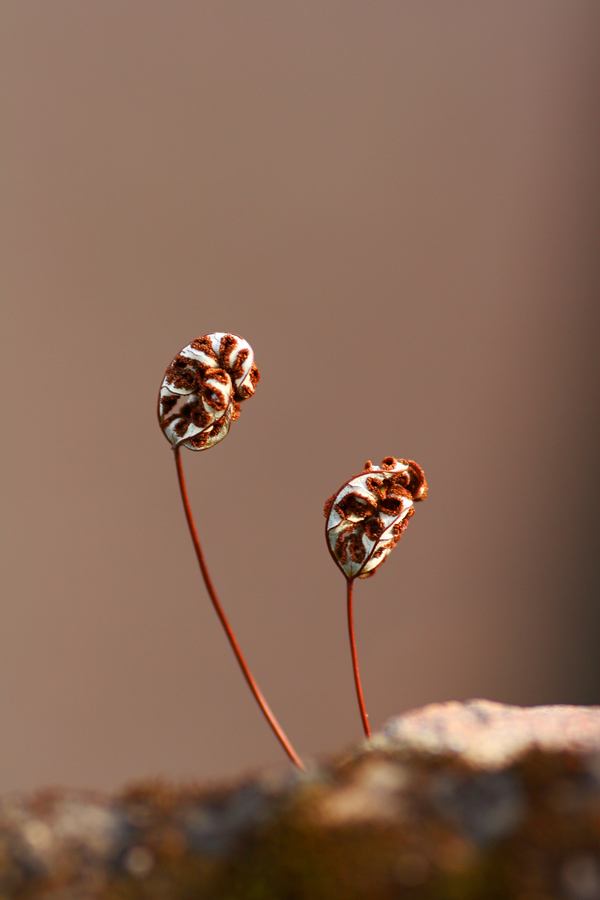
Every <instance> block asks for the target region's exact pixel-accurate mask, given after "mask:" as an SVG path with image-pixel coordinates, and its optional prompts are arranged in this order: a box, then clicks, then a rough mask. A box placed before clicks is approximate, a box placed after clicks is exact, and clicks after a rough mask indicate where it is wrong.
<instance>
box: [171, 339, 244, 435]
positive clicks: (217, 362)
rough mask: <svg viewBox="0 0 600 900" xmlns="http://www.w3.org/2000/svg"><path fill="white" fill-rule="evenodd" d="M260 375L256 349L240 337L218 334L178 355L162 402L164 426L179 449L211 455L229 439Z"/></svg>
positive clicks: (194, 343)
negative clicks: (183, 448) (233, 425)
mask: <svg viewBox="0 0 600 900" xmlns="http://www.w3.org/2000/svg"><path fill="white" fill-rule="evenodd" d="M259 380H260V373H259V371H258V369H257V367H256V366H255V364H254V353H253V351H252V347H251V346H250V344H249V343H248V341H245V340H244V338H241V337H239V336H238V335H237V334H227V333H226V332H222V331H216V332H214V333H213V334H205V335H204V336H203V337H199V338H196V340H195V341H192V343H191V344H188V345H187V347H184V348H183V350H182V351H181V352H180V353H178V354H177V356H176V357H175V359H174V360H173V362H172V363H171V365H170V366H169V368H168V369H167V371H166V373H165V377H164V380H163V383H162V385H161V388H160V394H159V397H158V421H159V424H160V427H161V428H162V430H163V433H164V435H165V437H166V438H167V440H168V441H170V442H171V444H172V445H173V446H174V447H188V448H189V449H190V450H207V449H208V448H209V447H212V446H213V445H214V444H216V443H217V442H218V441H221V440H223V438H224V437H225V435H226V434H227V432H228V431H229V427H230V425H231V423H232V422H233V421H234V420H235V419H237V418H238V416H239V414H240V402H241V401H242V400H247V399H248V397H251V396H252V394H253V393H254V390H255V388H256V385H257V384H258V382H259Z"/></svg>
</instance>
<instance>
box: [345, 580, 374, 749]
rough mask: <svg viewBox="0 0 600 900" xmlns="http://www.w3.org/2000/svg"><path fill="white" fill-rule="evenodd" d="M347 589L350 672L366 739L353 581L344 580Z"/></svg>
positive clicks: (368, 727) (369, 734)
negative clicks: (355, 635)
mask: <svg viewBox="0 0 600 900" xmlns="http://www.w3.org/2000/svg"><path fill="white" fill-rule="evenodd" d="M346 587H347V594H346V597H347V609H348V634H349V636H350V650H351V652H352V670H353V672H354V684H355V685H356V696H357V697H358V708H359V710H360V717H361V719H362V723H363V728H364V730H365V734H366V736H367V737H371V727H370V725H369V717H368V715H367V711H366V709H365V701H364V697H363V692H362V687H361V684H360V673H359V671H358V657H357V655H356V641H355V640H354V613H353V610H352V590H353V588H354V579H353V578H347V579H346Z"/></svg>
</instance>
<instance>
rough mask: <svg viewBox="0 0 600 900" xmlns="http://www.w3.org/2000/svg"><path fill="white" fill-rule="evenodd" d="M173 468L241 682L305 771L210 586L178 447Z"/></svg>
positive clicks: (284, 745) (289, 754)
mask: <svg viewBox="0 0 600 900" xmlns="http://www.w3.org/2000/svg"><path fill="white" fill-rule="evenodd" d="M175 466H176V468H177V479H178V481H179V490H180V491H181V500H182V502H183V509H184V511H185V518H186V520H187V524H188V528H189V531H190V536H191V538H192V543H193V545H194V549H195V551H196V556H197V558H198V564H199V566H200V571H201V572H202V577H203V579H204V584H205V585H206V590H207V591H208V595H209V597H210V599H211V601H212V605H213V606H214V608H215V612H216V613H217V615H218V617H219V619H220V622H221V625H222V626H223V628H224V629H225V634H226V635H227V638H228V640H229V643H230V644H231V649H232V650H233V652H234V654H235V657H236V659H237V661H238V663H239V666H240V669H241V670H242V673H243V675H244V678H245V679H246V681H247V683H248V687H249V688H250V690H251V691H252V693H253V694H254V697H255V699H256V702H257V703H258V705H259V706H260V708H261V711H262V713H263V715H264V717H265V719H266V720H267V722H268V723H269V725H270V726H271V728H272V729H273V731H274V732H275V735H276V737H277V739H278V740H279V742H280V744H281V746H282V747H283V749H284V750H285V752H286V753H287V755H288V756H289V758H290V759H291V760H292V762H293V763H295V764H296V765H297V766H298V768H299V769H302V771H306V767H305V765H304V763H303V762H302V760H301V759H300V757H299V756H298V754H297V753H296V751H295V750H294V748H293V747H292V745H291V743H290V741H289V739H288V738H287V736H286V734H285V732H284V731H283V729H282V727H281V725H280V724H279V722H278V721H277V719H276V718H275V716H274V715H273V712H272V711H271V708H270V707H269V704H268V703H267V701H266V700H265V698H264V697H263V695H262V693H261V691H260V688H259V687H258V684H257V683H256V681H255V680H254V678H253V676H252V673H251V672H250V669H249V668H248V664H247V663H246V660H245V659H244V656H243V654H242V651H241V650H240V647H239V644H238V642H237V640H236V638H235V635H234V633H233V631H232V630H231V626H230V624H229V622H228V621H227V617H226V616H225V613H224V612H223V608H222V606H221V604H220V602H219V598H218V597H217V594H216V591H215V589H214V586H213V583H212V579H211V577H210V575H209V574H208V569H207V567H206V562H205V561H204V554H203V553H202V548H201V546H200V540H199V539H198V533H197V532H196V526H195V524H194V518H193V516H192V510H191V508H190V502H189V499H188V494H187V488H186V485H185V478H184V477H183V466H182V463H181V453H180V448H179V447H175Z"/></svg>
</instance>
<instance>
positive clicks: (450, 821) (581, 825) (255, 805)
mask: <svg viewBox="0 0 600 900" xmlns="http://www.w3.org/2000/svg"><path fill="white" fill-rule="evenodd" d="M12 897H15V898H18V897H22V898H28V900H34V898H44V900H93V898H106V900H145V898H148V900H150V898H164V900H196V898H198V900H203V898H207V900H402V898H407V900H480V898H481V900H512V898H514V900H596V898H600V708H580V707H538V708H533V709H521V708H519V707H510V706H503V705H502V704H498V703H490V702H488V701H482V700H477V701H469V702H467V703H446V704H436V705H432V706H429V707H425V708H424V709H422V710H416V711H413V712H410V713H407V714H405V715H404V716H399V717H397V718H395V719H392V720H391V721H390V722H389V723H388V724H387V725H386V727H385V728H384V730H383V731H382V732H381V733H379V734H377V735H375V736H374V738H373V739H372V740H371V741H368V742H366V743H364V744H362V745H361V746H359V747H357V748H354V749H352V750H351V752H350V753H349V754H346V755H345V756H344V757H342V758H340V759H337V760H332V761H329V762H326V763H323V764H321V765H316V764H315V765H313V767H312V768H311V769H309V771H308V772H307V773H301V772H298V771H296V770H283V771H279V772H275V773H273V772H271V773H265V774H262V775H259V776H257V777H254V778H250V779H245V780H244V781H241V782H239V783H236V784H233V785H229V786H223V787H222V788H220V789H204V788H202V787H201V786H192V787H189V786H188V787H173V786H170V785H168V784H165V783H164V782H161V781H156V782H148V783H145V784H138V785H134V786H133V787H130V788H128V789H127V790H125V791H124V792H122V793H121V794H120V795H118V796H114V797H108V796H103V795H100V794H91V793H90V794H84V793H81V792H66V791H65V792H61V791H55V792H45V793H38V794H36V795H33V796H29V797H8V798H4V799H3V800H1V801H0V898H12Z"/></svg>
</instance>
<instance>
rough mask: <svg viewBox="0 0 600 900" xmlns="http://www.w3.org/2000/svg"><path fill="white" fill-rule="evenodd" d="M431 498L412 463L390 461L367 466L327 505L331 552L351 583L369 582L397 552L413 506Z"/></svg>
mask: <svg viewBox="0 0 600 900" xmlns="http://www.w3.org/2000/svg"><path fill="white" fill-rule="evenodd" d="M426 496H427V483H426V481H425V476H424V474H423V470H422V469H421V467H420V466H418V465H417V463H415V462H413V461H412V460H406V459H395V458H394V457H393V456H386V458H385V459H384V460H383V461H382V463H381V465H380V466H374V465H372V464H371V461H370V460H369V461H368V462H366V463H365V468H364V471H363V472H362V473H361V474H360V475H356V476H355V477H354V478H352V479H350V481H347V482H346V483H345V484H344V485H342V487H341V488H340V489H339V491H338V492H337V493H336V494H334V495H333V496H332V497H330V498H329V500H328V501H327V503H326V504H325V517H326V519H327V522H326V525H325V535H326V538H327V546H328V547H329V551H330V553H331V555H332V556H333V558H334V560H335V561H336V563H337V564H338V566H339V567H340V569H341V570H342V572H343V573H344V575H345V576H346V578H357V577H358V578H367V577H368V576H369V575H373V574H374V573H375V569H376V568H377V566H379V565H380V564H381V563H382V562H383V561H384V559H386V557H387V556H388V554H389V553H390V552H391V550H393V549H394V547H395V546H396V544H397V543H398V541H399V540H400V538H401V537H402V532H403V531H404V530H405V528H406V526H407V525H408V520H409V519H410V517H411V516H412V515H413V513H414V506H413V504H414V502H415V501H419V500H424V499H425V497H426Z"/></svg>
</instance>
